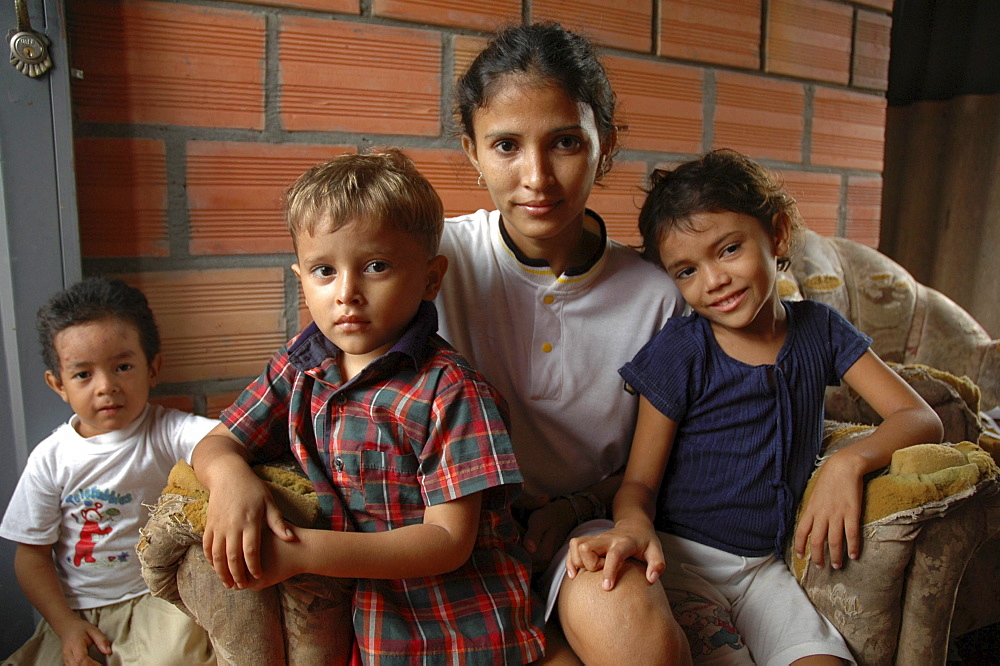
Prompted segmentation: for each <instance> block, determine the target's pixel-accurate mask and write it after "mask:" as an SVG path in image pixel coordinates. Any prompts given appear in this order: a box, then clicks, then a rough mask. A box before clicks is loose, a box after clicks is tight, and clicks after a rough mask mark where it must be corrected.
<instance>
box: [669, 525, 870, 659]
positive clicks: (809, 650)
mask: <svg viewBox="0 0 1000 666" xmlns="http://www.w3.org/2000/svg"><path fill="white" fill-rule="evenodd" d="M657 534H658V536H659V537H660V543H661V544H662V545H663V556H664V560H665V561H666V563H667V568H666V570H665V571H664V572H663V575H662V576H661V577H660V583H661V584H662V585H663V588H664V589H665V590H666V593H667V598H668V599H669V600H670V607H671V609H672V610H673V612H674V617H676V618H677V622H678V623H679V624H680V625H681V629H683V630H684V633H685V635H686V636H687V639H688V643H689V644H690V645H691V653H692V656H693V657H694V662H695V663H696V664H727V665H732V664H755V663H756V664H760V665H761V666H764V665H766V664H781V665H782V666H784V665H786V664H790V663H791V662H793V661H795V660H796V659H801V658H802V657H807V656H810V655H819V654H830V655H834V656H837V657H840V658H841V659H845V660H847V662H848V663H851V664H853V663H854V658H853V657H852V656H851V652H850V650H848V649H847V644H846V643H845V642H844V639H843V638H842V637H841V635H840V633H839V632H838V631H837V629H836V628H835V627H834V626H833V624H832V623H831V622H830V621H829V620H827V619H826V618H825V617H824V616H823V615H822V614H821V613H820V612H819V611H818V610H816V607H815V606H813V605H812V602H811V601H809V597H807V596H806V593H805V591H804V590H803V589H802V588H801V587H800V586H799V584H798V582H796V580H795V577H794V576H792V574H791V572H790V571H789V570H788V567H786V566H785V563H784V562H783V561H781V560H780V559H778V558H777V557H775V556H774V555H768V556H765V557H741V556H739V555H733V554H731V553H727V552H725V551H722V550H719V549H717V548H712V547H711V546H706V545H703V544H700V543H696V542H694V541H690V540H688V539H683V538H681V537H678V536H674V535H672V534H664V533H662V532H659V533H657Z"/></svg>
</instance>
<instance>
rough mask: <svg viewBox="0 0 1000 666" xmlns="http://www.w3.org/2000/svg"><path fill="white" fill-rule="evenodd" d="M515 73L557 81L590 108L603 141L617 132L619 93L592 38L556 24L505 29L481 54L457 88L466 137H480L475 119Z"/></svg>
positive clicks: (498, 33) (459, 114) (457, 99)
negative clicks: (476, 114) (613, 88)
mask: <svg viewBox="0 0 1000 666" xmlns="http://www.w3.org/2000/svg"><path fill="white" fill-rule="evenodd" d="M511 75H526V76H531V77H537V78H539V79H541V80H543V81H549V82H552V83H554V84H556V85H558V86H559V87H560V88H562V89H563V90H564V91H565V92H566V93H567V94H568V95H569V96H570V97H571V98H572V99H573V100H574V101H576V102H578V103H580V102H582V103H583V104H586V105H587V106H589V107H590V108H591V109H593V111H594V122H595V124H596V125H597V131H598V133H599V134H600V137H601V143H602V145H608V144H607V142H608V140H609V139H610V138H611V137H612V136H613V135H614V133H615V130H616V129H617V128H616V126H615V119H614V118H615V105H616V99H615V93H614V91H613V90H612V89H611V82H610V81H608V75H607V72H606V71H605V69H604V66H603V65H602V64H601V61H600V58H599V57H598V55H597V51H596V49H595V48H594V46H593V44H591V43H590V41H589V40H588V39H587V38H585V37H582V36H581V35H578V34H576V33H573V32H570V31H569V30H566V29H565V28H563V27H562V26H561V25H559V24H558V23H555V22H544V23H533V24H530V25H514V26H508V27H506V28H502V29H500V31H498V32H497V33H496V35H495V36H494V37H493V38H492V39H491V40H490V42H489V44H487V46H486V48H484V49H483V50H482V52H481V53H480V54H479V55H478V56H476V59H475V60H473V61H472V64H471V65H469V68H468V69H467V70H466V71H465V73H464V74H463V75H462V76H461V77H460V78H459V79H458V82H457V84H456V87H455V114H456V115H457V116H458V118H459V120H460V121H461V125H462V127H461V129H462V131H463V132H464V133H465V134H467V135H469V136H470V137H472V138H475V131H474V129H473V125H472V118H473V115H474V114H475V112H476V111H477V110H478V109H481V108H484V107H487V106H489V103H490V100H491V99H492V98H493V95H495V94H496V92H497V91H498V90H499V89H500V88H502V87H503V86H504V85H505V83H506V82H507V80H508V77H509V76H511ZM608 159H610V155H609V156H608Z"/></svg>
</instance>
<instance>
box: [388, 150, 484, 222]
mask: <svg viewBox="0 0 1000 666" xmlns="http://www.w3.org/2000/svg"><path fill="white" fill-rule="evenodd" d="M406 154H407V155H409V156H410V157H411V158H413V161H414V162H416V164H417V167H418V168H419V169H420V172H421V173H422V174H424V175H425V176H426V177H427V180H429V181H430V182H431V185H433V186H434V189H435V190H437V193H438V196H440V197H441V201H442V202H443V203H444V214H445V215H446V216H448V217H453V216H455V215H463V214H465V213H471V212H473V211H475V210H479V209H480V208H485V209H486V210H492V209H493V208H494V206H493V201H492V200H491V199H490V194H489V192H487V191H486V190H485V189H482V188H481V187H479V185H478V184H477V182H476V181H477V178H478V174H477V173H476V170H475V168H473V166H472V164H470V163H469V160H468V159H466V157H465V153H463V152H462V151H461V150H421V149H417V148H407V150H406Z"/></svg>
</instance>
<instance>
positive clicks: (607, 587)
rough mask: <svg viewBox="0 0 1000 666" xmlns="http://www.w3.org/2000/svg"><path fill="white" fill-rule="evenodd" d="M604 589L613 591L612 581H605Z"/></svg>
mask: <svg viewBox="0 0 1000 666" xmlns="http://www.w3.org/2000/svg"><path fill="white" fill-rule="evenodd" d="M604 589H605V590H610V589H611V581H610V580H605V581H604Z"/></svg>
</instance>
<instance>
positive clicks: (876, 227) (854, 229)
mask: <svg viewBox="0 0 1000 666" xmlns="http://www.w3.org/2000/svg"><path fill="white" fill-rule="evenodd" d="M881 231H882V177H881V176H848V178H847V233H846V236H847V237H848V238H850V239H851V240H853V241H857V242H859V243H864V244H865V245H867V246H868V247H873V248H875V249H878V243H879V236H880V234H881Z"/></svg>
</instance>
